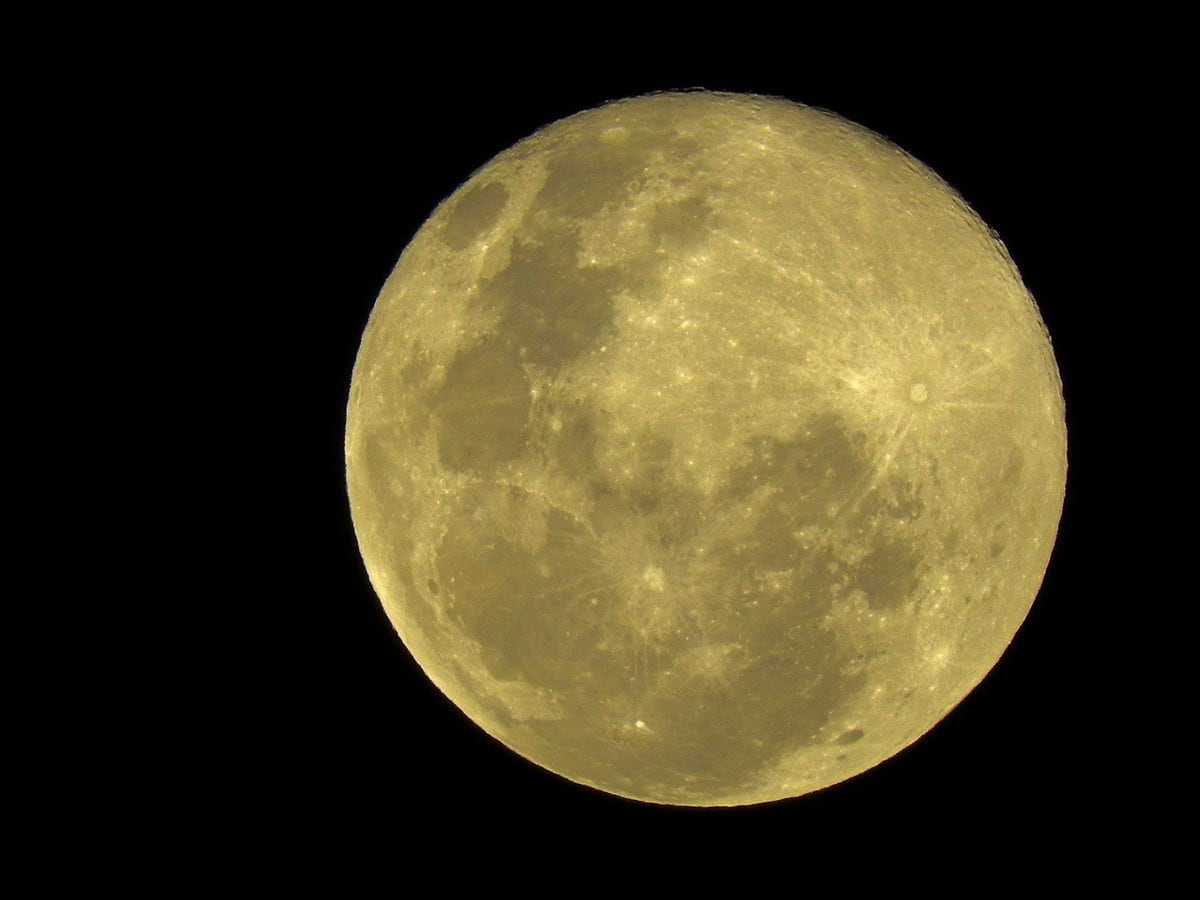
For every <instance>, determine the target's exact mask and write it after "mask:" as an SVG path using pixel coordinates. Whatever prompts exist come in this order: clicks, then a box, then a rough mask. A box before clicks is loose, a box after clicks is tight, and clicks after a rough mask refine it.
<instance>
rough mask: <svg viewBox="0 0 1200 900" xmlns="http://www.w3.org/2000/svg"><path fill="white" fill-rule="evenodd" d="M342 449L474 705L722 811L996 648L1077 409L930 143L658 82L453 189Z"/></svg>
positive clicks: (357, 378)
mask: <svg viewBox="0 0 1200 900" xmlns="http://www.w3.org/2000/svg"><path fill="white" fill-rule="evenodd" d="M346 465H347V481H348V487H349V494H350V505H351V510H352V514H353V519H354V525H355V530H356V533H357V535H358V539H359V544H360V547H361V550H362V554H363V557H364V560H365V562H366V567H367V570H368V572H369V574H370V578H371V582H372V584H373V585H374V587H375V589H376V590H377V592H378V594H379V596H380V598H381V599H382V601H383V605H384V607H385V608H386V610H387V614H388V616H389V617H390V619H391V621H392V622H393V624H394V625H395V627H396V629H397V631H398V632H399V634H400V636H401V638H402V639H403V641H404V643H405V645H406V646H407V647H408V649H409V650H410V651H411V653H412V654H413V656H414V657H415V658H416V660H417V662H418V663H419V664H420V665H421V667H422V668H423V669H424V670H425V672H426V673H427V674H428V675H429V677H430V678H431V679H432V680H433V681H434V682H435V683H436V684H437V685H438V687H439V688H441V690H442V691H444V692H445V694H446V695H447V696H448V697H449V698H450V699H451V700H453V701H454V703H456V704H457V705H458V706H459V707H460V708H461V709H462V710H463V711H464V712H465V713H466V714H467V715H468V716H470V718H471V719H473V720H474V721H475V722H476V723H477V724H478V725H480V726H481V727H482V728H483V729H485V730H486V731H487V732H488V733H489V734H491V735H492V736H493V737H495V738H496V739H498V740H499V741H501V742H503V743H504V744H506V745H507V746H508V747H510V748H511V749H512V750H514V751H516V752H517V753H519V754H521V755H523V756H525V757H527V758H528V759H530V760H533V761H534V762H536V763H538V764H540V765H542V766H544V767H546V768H547V769H550V770H552V771H554V772H557V773H559V774H561V775H563V776H565V777H567V778H569V779H572V780H574V781H576V782H580V783H582V784H586V785H591V786H593V787H596V788H600V789H602V790H605V791H609V792H612V793H615V794H619V795H623V796H626V797H633V798H637V799H640V800H646V801H653V802H657V803H669V804H683V805H697V806H713V805H719V806H728V805H738V804H748V803H758V802H764V801H770V800H777V799H780V798H785V797H793V796H797V795H800V794H804V793H806V792H809V791H813V790H816V789H819V788H822V787H825V786H827V785H831V784H834V783H836V782H839V781H842V780H844V779H846V778H849V777H851V776H853V775H855V774H857V773H859V772H862V771H864V770H866V769H868V768H870V767H871V766H874V765H876V764H877V763H879V762H881V761H882V760H885V759H887V758H888V757H890V756H892V755H893V754H895V753H896V752H897V751H899V750H900V749H901V748H903V747H905V746H906V745H908V744H910V743H911V742H913V741H914V740H916V739H917V738H918V737H919V736H920V735H921V734H923V733H924V732H926V731H927V730H928V729H930V728H931V727H932V726H933V725H934V724H935V723H936V722H937V721H938V720H939V719H941V718H942V717H943V716H945V715H946V713H947V712H949V711H950V710H951V709H952V708H953V707H954V706H955V704H957V703H958V702H959V701H960V700H961V699H962V698H963V697H964V696H965V695H966V694H967V693H968V692H969V691H970V690H971V689H972V688H973V687H974V686H975V685H976V684H977V683H978V682H979V681H980V680H981V679H982V678H983V677H984V676H985V675H986V674H987V672H988V671H989V669H991V667H992V666H993V665H994V664H995V662H996V661H997V659H998V658H999V657H1000V655H1001V653H1002V652H1003V651H1004V648H1005V647H1006V646H1007V645H1008V643H1009V642H1010V641H1011V639H1012V637H1013V635H1014V633H1015V632H1016V630H1017V628H1018V627H1019V626H1020V624H1021V622H1022V620H1023V619H1024V617H1025V615H1026V613H1027V612H1028V610H1029V607H1030V605H1031V603H1032V602H1033V599H1034V597H1035V595H1036V593H1037V590H1038V587H1039V585H1040V582H1041V579H1042V576H1043V574H1044V572H1045V569H1046V566H1047V563H1048V560H1049V556H1050V551H1051V547H1052V544H1053V542H1054V537H1055V532H1056V530H1057V526H1058V520H1059V515H1060V512H1061V508H1062V501H1063V491H1064V485H1065V479H1066V430H1065V425H1064V410H1063V400H1062V391H1061V387H1060V382H1059V378H1058V373H1057V369H1056V366H1055V362H1054V357H1053V354H1052V352H1051V347H1050V342H1049V338H1048V336H1047V334H1046V331H1045V328H1044V327H1043V325H1042V321H1041V318H1040V316H1039V314H1038V311H1037V308H1036V306H1035V305H1034V302H1033V300H1032V298H1031V297H1030V295H1029V293H1028V291H1027V290H1026V289H1025V287H1024V286H1023V285H1022V282H1021V279H1020V276H1019V274H1018V272H1017V271H1016V269H1015V267H1014V265H1013V263H1012V262H1011V260H1010V259H1009V257H1008V255H1007V253H1006V252H1005V249H1004V247H1003V245H1002V244H1001V243H1000V242H999V240H998V239H997V238H996V237H995V236H994V235H993V234H992V233H991V232H990V231H989V229H988V228H987V226H986V225H984V223H983V222H981V221H980V219H979V218H978V217H977V216H976V215H975V214H974V213H973V212H972V211H971V210H970V209H969V208H968V207H967V205H966V204H965V202H964V201H963V200H962V199H961V198H960V197H959V196H958V195H957V194H955V192H954V191H953V190H952V189H951V188H949V187H948V186H947V185H946V184H945V183H943V182H942V181H941V180H940V179H939V178H938V177H937V176H936V175H935V174H934V173H932V172H931V171H930V170H928V169H927V168H925V167H924V166H923V165H921V164H920V163H919V162H917V161H915V160H914V159H912V158H911V157H910V156H908V155H906V154H905V153H904V152H903V151H901V150H899V149H898V148H896V147H895V146H893V145H891V144H889V143H888V142H887V141H885V140H884V139H882V138H880V137H878V136H877V135H874V134H873V133H871V132H869V131H867V130H866V129H863V128H861V127H859V126H857V125H854V124H851V123H849V122H846V121H844V120H842V119H840V118H838V117H836V116H834V115H832V114H830V113H827V112H823V111H820V110H817V109H813V108H807V107H803V106H799V105H796V104H794V103H791V102H788V101H784V100H778V99H769V98H763V97H754V96H741V95H727V94H712V93H684V94H660V95H654V96H648V97H640V98H636V99H631V100H625V101H621V102H617V103H612V104H609V105H606V106H604V107H602V108H599V109H594V110H590V111H587V112H583V113H580V114H578V115H575V116H572V117H570V118H568V119H564V120H562V121H560V122H557V123H555V124H553V125H550V126H549V127H547V128H545V129H544V130H542V131H540V132H538V133H537V134H535V135H533V136H532V137H529V138H528V139H526V140H524V141H522V142H520V143H519V144H517V145H516V146H515V147H513V148H512V149H510V150H508V151H506V152H504V153H502V154H500V155H499V156H497V157H496V158H495V159H493V160H492V161H491V162H489V163H487V164H486V165H485V166H484V167H483V168H482V169H480V170H479V171H478V172H476V173H475V174H474V176H472V177H471V178H470V180H469V181H467V183H466V184H464V185H463V186H462V187H461V188H460V189H459V190H457V191H456V192H455V193H454V194H453V196H451V197H450V198H449V199H448V200H446V202H445V203H443V204H442V205H441V206H440V207H439V208H438V209H437V210H436V211H435V212H434V213H433V215H432V216H431V217H430V219H429V220H428V221H427V222H426V223H425V225H424V226H423V227H422V228H421V230H420V232H419V233H418V234H417V235H416V237H415V238H414V239H413V241H412V243H411V244H410V246H409V247H408V248H407V249H406V250H405V251H404V253H403V255H402V256H401V258H400V261H399V263H398V264H397V266H396V268H395V270H394V271H393V272H392V274H391V276H390V277H389V278H388V280H387V282H386V284H385V285H384V287H383V290H382V293H381V294H380V296H379V299H378V302H377V304H376V306H375V309H374V312H373V313H372V315H371V318H370V321H369V323H368V325H367V327H366V332H365V334H364V336H363V340H362V345H361V348H360V350H359V354H358V359H357V363H356V366H355V369H354V376H353V383H352V385H351V390H350V398H349V408H348V422H347V433H346ZM395 714H396V715H397V716H402V715H404V710H402V709H397V710H395Z"/></svg>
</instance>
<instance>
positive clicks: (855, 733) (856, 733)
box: [837, 728, 866, 746]
mask: <svg viewBox="0 0 1200 900" xmlns="http://www.w3.org/2000/svg"><path fill="white" fill-rule="evenodd" d="M864 734H866V732H865V731H863V730H862V729H861V728H851V729H850V730H848V731H843V732H842V735H841V737H839V738H838V739H837V742H838V743H839V744H841V745H842V746H846V745H847V744H856V743H858V742H859V741H861V740H862V738H863V735H864Z"/></svg>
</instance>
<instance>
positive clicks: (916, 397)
mask: <svg viewBox="0 0 1200 900" xmlns="http://www.w3.org/2000/svg"><path fill="white" fill-rule="evenodd" d="M908 399H909V400H911V401H912V402H913V403H924V402H925V401H926V400H928V399H929V388H927V387H925V385H923V384H921V382H919V381H918V382H917V383H916V384H914V385H913V386H912V387H910V388H909V389H908Z"/></svg>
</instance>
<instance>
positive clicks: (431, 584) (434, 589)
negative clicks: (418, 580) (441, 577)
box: [425, 578, 438, 597]
mask: <svg viewBox="0 0 1200 900" xmlns="http://www.w3.org/2000/svg"><path fill="white" fill-rule="evenodd" d="M425 586H426V587H428V588H429V593H431V594H433V595H434V596H435V597H436V596H437V593H438V583H437V582H436V581H434V580H433V579H432V578H430V579H429V580H428V581H427V582H425Z"/></svg>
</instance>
